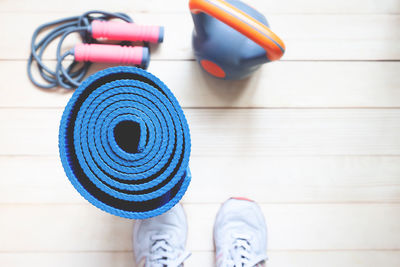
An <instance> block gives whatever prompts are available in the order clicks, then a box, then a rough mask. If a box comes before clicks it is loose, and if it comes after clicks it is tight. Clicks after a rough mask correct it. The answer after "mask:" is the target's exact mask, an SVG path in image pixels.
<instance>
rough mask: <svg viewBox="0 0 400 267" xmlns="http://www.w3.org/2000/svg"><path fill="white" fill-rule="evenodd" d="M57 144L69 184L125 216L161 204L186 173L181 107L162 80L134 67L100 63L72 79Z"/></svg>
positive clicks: (153, 210) (155, 210) (181, 186)
mask: <svg viewBox="0 0 400 267" xmlns="http://www.w3.org/2000/svg"><path fill="white" fill-rule="evenodd" d="M59 149H60V157H61V161H62V165H63V167H64V170H65V172H66V174H67V176H68V178H69V180H70V181H71V183H72V184H73V186H74V187H75V188H76V190H78V192H79V193H80V194H81V195H82V196H83V197H84V198H86V199H87V200H88V201H89V202H90V203H92V204H93V205H95V206H96V207H98V208H100V209H102V210H104V211H106V212H109V213H111V214H114V215H118V216H121V217H125V218H131V219H145V218H149V217H152V216H156V215H160V214H162V213H164V212H166V211H167V210H169V209H170V208H172V207H173V206H174V205H175V204H176V203H177V202H178V201H179V200H180V199H181V198H182V196H183V195H184V193H185V192H186V189H187V187H188V185H189V182H190V179H191V175H190V171H189V168H188V163H189V154H190V134H189V127H188V124H187V121H186V118H185V115H184V114H183V111H182V108H181V107H180V105H179V103H178V101H177V100H176V98H175V97H174V95H173V94H172V93H171V91H170V90H169V89H168V87H167V86H166V85H165V84H164V83H163V82H161V81H160V80H159V79H158V78H157V77H155V76H154V75H152V74H150V73H148V72H146V71H144V70H142V69H138V68H135V67H114V68H109V69H105V70H103V71H100V72H98V73H96V74H94V75H92V76H90V77H89V78H88V79H86V80H85V81H84V82H83V83H82V84H81V85H80V86H79V87H78V89H77V90H76V91H75V93H74V94H73V95H72V97H71V99H70V101H69V102H68V104H67V106H66V108H65V110H64V113H63V116H62V119H61V125H60V133H59Z"/></svg>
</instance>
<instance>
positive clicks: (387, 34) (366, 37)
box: [0, 12, 400, 61]
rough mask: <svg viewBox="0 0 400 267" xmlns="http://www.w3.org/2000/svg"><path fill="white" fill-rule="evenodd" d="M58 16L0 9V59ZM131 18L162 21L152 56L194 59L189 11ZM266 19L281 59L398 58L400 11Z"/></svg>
mask: <svg viewBox="0 0 400 267" xmlns="http://www.w3.org/2000/svg"><path fill="white" fill-rule="evenodd" d="M70 15H74V14H73V13H71V14H70ZM59 17H60V15H59V14H54V13H52V14H47V13H35V14H25V15H24V19H25V20H26V21H29V23H21V18H20V16H18V15H16V14H15V13H5V14H2V16H0V31H1V32H2V33H3V34H4V36H7V38H6V39H4V40H3V42H1V43H0V59H13V60H15V59H19V60H26V59H27V58H28V55H29V51H30V45H29V44H30V40H31V39H30V38H31V33H33V31H34V29H35V28H36V27H38V26H39V25H41V24H43V23H45V22H48V21H51V20H53V19H56V18H59ZM134 17H135V19H136V21H137V22H138V23H141V24H156V25H164V26H165V40H164V42H163V43H162V44H161V45H159V46H153V47H152V54H151V57H152V59H153V61H154V60H170V59H173V60H176V59H185V60H187V59H193V58H194V56H193V52H192V47H191V38H192V37H191V36H192V30H193V22H192V19H191V16H190V14H189V12H187V13H182V14H154V13H146V14H138V15H135V16H134ZM268 18H269V21H270V24H271V28H272V30H273V31H274V32H276V33H277V34H278V35H279V36H280V37H281V38H282V39H283V40H284V42H285V44H286V47H287V49H286V53H285V55H284V57H283V58H282V60H399V59H400V46H399V45H398V44H399V41H400V31H398V28H399V26H400V15H271V16H268ZM8 25H13V27H9V26H8ZM178 29H179V30H178ZM299 29H301V30H299ZM15 40H18V42H15ZM77 42H79V40H78V39H77V37H75V38H71V39H70V40H69V41H68V40H67V41H66V43H65V45H64V48H65V49H66V50H67V49H70V48H72V47H73V45H74V44H75V43H77ZM55 47H56V45H54V46H52V47H50V48H49V50H48V51H47V54H45V58H47V59H54V58H55Z"/></svg>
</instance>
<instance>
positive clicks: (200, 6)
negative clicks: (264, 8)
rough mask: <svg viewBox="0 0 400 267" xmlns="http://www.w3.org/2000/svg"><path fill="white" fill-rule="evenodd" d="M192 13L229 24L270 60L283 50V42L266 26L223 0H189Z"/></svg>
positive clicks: (274, 58) (277, 57) (277, 56)
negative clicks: (264, 52)
mask: <svg viewBox="0 0 400 267" xmlns="http://www.w3.org/2000/svg"><path fill="white" fill-rule="evenodd" d="M189 8H190V11H191V12H192V13H193V14H198V13H201V12H203V13H206V14H207V15H210V16H212V17H214V18H216V19H218V20H220V21H221V22H223V23H225V24H227V25H229V26H230V27H232V28H234V29H235V30H237V31H238V32H240V33H242V34H243V35H244V36H246V37H247V38H249V39H251V40H252V41H254V42H255V43H257V44H258V45H260V46H261V47H262V48H264V49H265V51H266V53H267V58H268V59H269V60H270V61H274V60H278V59H280V58H281V57H282V56H283V53H284V52H285V44H284V43H283V42H282V40H281V39H280V38H279V37H278V36H277V35H276V34H275V33H273V32H272V31H271V30H270V29H269V28H268V27H267V26H265V25H264V24H262V23H261V22H259V21H258V20H256V19H254V18H252V17H251V16H249V15H248V14H246V13H244V12H243V11H241V10H240V9H238V8H236V7H234V6H233V5H231V4H229V3H228V2H225V1H223V0H189Z"/></svg>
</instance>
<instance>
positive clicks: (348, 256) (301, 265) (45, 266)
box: [0, 251, 400, 267]
mask: <svg viewBox="0 0 400 267" xmlns="http://www.w3.org/2000/svg"><path fill="white" fill-rule="evenodd" d="M132 254H133V253H132V252H131V251H128V252H76V253H74V252H70V253H66V252H64V253H62V252H56V253H46V252H37V253H32V252H31V253H28V252H27V253H1V252H0V265H2V266H7V267H25V266H27V264H29V265H31V266H41V267H53V266H58V267H70V266H74V267H87V266H97V267H110V266H113V267H128V266H129V267H133V266H136V265H134V264H133V255H132ZM268 255H269V261H268V264H267V265H268V267H287V266H296V267H320V266H325V267H337V266H342V267H376V266H385V267H398V266H399V265H400V252H399V251H271V252H269V253H268ZM185 266H190V267H205V266H209V267H211V266H214V253H213V252H210V251H194V252H192V256H190V257H189V259H188V260H186V262H185Z"/></svg>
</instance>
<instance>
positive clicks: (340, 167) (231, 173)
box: [0, 156, 400, 204]
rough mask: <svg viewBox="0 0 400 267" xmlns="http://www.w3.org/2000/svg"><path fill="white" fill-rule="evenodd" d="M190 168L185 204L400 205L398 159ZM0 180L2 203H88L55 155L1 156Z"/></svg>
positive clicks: (282, 160) (210, 163)
mask: <svg viewBox="0 0 400 267" xmlns="http://www.w3.org/2000/svg"><path fill="white" fill-rule="evenodd" d="M190 167H191V171H192V175H193V179H192V182H191V185H190V187H189V189H188V192H187V193H186V195H185V198H184V201H185V203H219V202H222V201H224V200H225V199H227V198H229V197H230V196H246V197H249V198H251V199H257V200H258V202H260V203H299V202H300V203H321V202H322V203H332V202H334V203H348V202H367V203H371V202H374V203H377V202H386V203H387V202H400V179H399V177H400V158H399V157H376V156H366V157H358V156H356V157H352V156H347V157H340V156H339V157H335V156H333V157H331V156H324V157H285V156H283V157H274V156H271V157H230V156H226V157H197V156H194V157H192V158H191V161H190ZM0 177H3V179H0V203H3V204H4V203H9V204H12V203H21V204H23V203H25V204H26V203H49V204H55V203H71V204H72V203H81V204H82V203H87V202H86V200H84V199H83V198H82V197H81V196H80V195H79V194H78V192H76V191H75V189H74V188H73V187H72V185H71V184H70V183H69V181H68V179H67V177H66V176H65V174H64V171H63V169H62V166H61V162H60V160H59V158H58V157H57V156H51V157H8V156H3V157H0ZM210 184H212V188H213V190H209V188H210ZM255 188H262V190H255ZM204 192H207V196H206V197H204Z"/></svg>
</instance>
